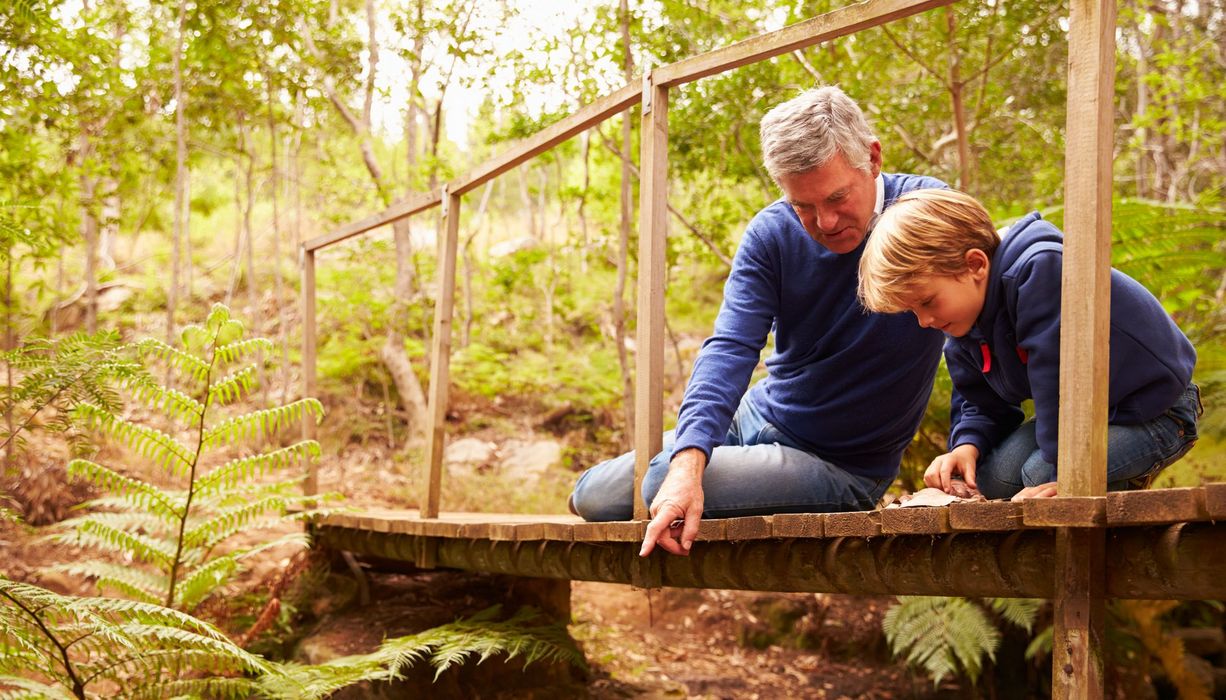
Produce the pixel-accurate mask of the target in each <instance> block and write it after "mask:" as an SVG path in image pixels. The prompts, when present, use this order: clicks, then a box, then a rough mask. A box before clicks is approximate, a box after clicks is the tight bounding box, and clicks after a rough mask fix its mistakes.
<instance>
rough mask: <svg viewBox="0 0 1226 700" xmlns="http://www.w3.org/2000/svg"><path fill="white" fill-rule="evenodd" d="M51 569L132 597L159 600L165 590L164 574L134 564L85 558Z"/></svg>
mask: <svg viewBox="0 0 1226 700" xmlns="http://www.w3.org/2000/svg"><path fill="white" fill-rule="evenodd" d="M49 570H50V571H62V572H64V573H67V574H71V575H73V576H81V577H84V578H89V579H93V580H94V581H95V583H96V585H97V586H98V587H99V588H100V589H103V590H105V589H111V590H116V591H119V592H120V593H122V594H123V595H125V596H127V597H128V598H131V599H133V600H139V601H143V602H146V603H153V604H156V603H159V602H161V600H162V598H163V596H164V595H165V592H166V584H167V580H166V577H165V576H158V575H157V574H152V573H149V572H148V571H145V570H144V569H140V568H137V567H134V566H120V565H119V564H111V563H110V562H105V561H98V560H96V559H84V560H81V561H78V562H72V563H69V564H59V565H57V566H53V567H50V568H49Z"/></svg>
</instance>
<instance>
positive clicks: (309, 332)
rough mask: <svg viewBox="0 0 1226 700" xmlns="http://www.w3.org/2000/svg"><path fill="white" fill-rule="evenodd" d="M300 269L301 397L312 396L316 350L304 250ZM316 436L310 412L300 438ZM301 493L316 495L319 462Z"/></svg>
mask: <svg viewBox="0 0 1226 700" xmlns="http://www.w3.org/2000/svg"><path fill="white" fill-rule="evenodd" d="M299 260H300V266H301V268H302V396H303V398H310V397H313V396H315V377H316V372H317V370H316V361H315V350H316V347H317V339H316V331H315V253H314V252H313V251H311V250H308V249H306V248H303V249H302V250H301V251H300V252H299ZM315 436H316V426H315V416H313V415H311V413H310V412H309V411H308V412H304V413H303V414H302V439H303V440H314V439H315ZM302 491H303V493H305V494H306V495H308V496H314V495H315V494H317V493H319V464H318V460H314V459H308V460H307V475H306V479H305V480H304V481H303V482H302Z"/></svg>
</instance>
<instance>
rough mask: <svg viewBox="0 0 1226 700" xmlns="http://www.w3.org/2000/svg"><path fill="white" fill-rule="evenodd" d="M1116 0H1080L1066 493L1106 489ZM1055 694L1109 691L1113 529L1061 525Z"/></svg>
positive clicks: (1069, 232) (1074, 24)
mask: <svg viewBox="0 0 1226 700" xmlns="http://www.w3.org/2000/svg"><path fill="white" fill-rule="evenodd" d="M1115 6H1116V1H1115V0H1072V2H1071V3H1070V12H1069V38H1068V44H1069V59H1068V88H1067V91H1068V109H1067V120H1068V121H1067V123H1066V127H1065V158H1064V183H1065V184H1064V211H1065V217H1064V226H1065V240H1064V263H1063V280H1062V290H1061V294H1062V296H1061V304H1060V314H1061V327H1060V328H1061V330H1060V425H1059V429H1060V441H1059V446H1058V448H1057V463H1058V465H1059V472H1058V474H1059V476H1058V480H1059V493H1060V496H1072V497H1081V498H1084V497H1104V496H1105V495H1106V489H1107V483H1106V482H1107V381H1108V373H1107V371H1108V367H1109V363H1108V362H1107V359H1108V354H1109V352H1110V348H1109V343H1108V340H1109V337H1110V322H1111V316H1110V314H1111V308H1110V307H1111V277H1110V276H1111V179H1112V178H1111V157H1112V137H1113V135H1114V124H1113V121H1112V119H1113V115H1114V111H1113V104H1112V100H1113V96H1114V85H1115V19H1116V7H1115ZM1056 542H1057V546H1056V571H1055V574H1056V585H1055V588H1056V598H1055V615H1054V617H1055V634H1054V638H1053V643H1052V669H1053V671H1052V698H1053V699H1054V700H1068V699H1073V698H1077V699H1082V698H1086V699H1088V698H1101V697H1102V693H1103V660H1102V639H1103V628H1104V618H1105V615H1106V612H1105V606H1104V605H1103V598H1102V596H1103V590H1104V587H1105V581H1104V576H1105V575H1106V574H1105V570H1104V568H1103V562H1104V551H1105V546H1106V542H1105V532H1104V531H1103V530H1102V529H1099V528H1091V529H1072V528H1060V529H1058V530H1057V533H1056Z"/></svg>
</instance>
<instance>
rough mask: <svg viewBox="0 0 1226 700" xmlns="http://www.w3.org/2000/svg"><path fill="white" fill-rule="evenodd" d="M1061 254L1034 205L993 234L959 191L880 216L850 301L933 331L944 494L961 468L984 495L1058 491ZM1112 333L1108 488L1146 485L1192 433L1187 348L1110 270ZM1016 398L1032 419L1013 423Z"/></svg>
mask: <svg viewBox="0 0 1226 700" xmlns="http://www.w3.org/2000/svg"><path fill="white" fill-rule="evenodd" d="M1062 258H1063V234H1062V233H1061V232H1060V230H1059V229H1057V228H1056V227H1055V226H1052V225H1051V224H1050V223H1048V222H1046V221H1044V220H1043V219H1042V217H1041V216H1040V215H1039V213H1038V212H1034V213H1031V214H1029V215H1027V216H1025V217H1023V218H1022V219H1021V220H1020V221H1018V222H1017V223H1016V224H1014V225H1013V226H1012V227H1010V229H1009V230H1008V232H1006V233H1005V234H1004V236H1003V237H1002V236H1000V235H998V234H997V232H996V230H995V228H994V227H993V225H992V220H991V217H989V215H988V213H987V211H986V210H985V209H984V208H983V206H982V205H981V204H979V202H977V201H975V199H973V198H972V197H970V196H968V195H966V194H963V193H961V192H956V191H953V190H916V191H913V192H910V193H907V194H904V195H903V196H901V197H899V198H898V200H897V201H896V202H895V203H894V204H893V205H892V206H891V207H889V208H888V209H886V210H885V211H884V212H883V213H882V215H881V218H880V220H879V221H878V222H877V225H876V227H875V228H874V229H873V233H872V235H871V236H870V237H869V239H868V243H867V245H866V247H865V250H864V255H863V257H862V258H861V260H860V284H859V295H860V300H861V303H862V304H863V305H864V307H865V308H866V309H868V310H869V311H874V312H882V313H897V312H902V311H910V312H911V313H913V314H915V317H916V319H917V320H918V321H919V324H920V325H921V326H924V327H926V328H937V329H939V330H941V331H942V332H944V333H945V335H946V342H945V351H944V352H945V362H946V365H947V366H948V368H949V374H950V377H951V378H952V379H953V384H954V388H955V389H956V390H957V392H956V395H955V399H954V405H953V410H952V411H951V415H952V424H951V426H950V435H949V449H950V451H949V452H948V453H946V454H944V455H941V456H940V457H938V458H937V459H935V460H934V461H933V462H932V464H931V465H930V466H929V467H928V470H927V471H926V472H925V474H924V482H925V484H927V485H928V486H934V487H938V488H941V489H943V490H945V491H947V492H951V493H952V492H954V490H955V489H956V487H957V484H955V483H954V479H955V478H956V477H960V478H961V479H963V480H964V481H965V482H966V484H967V485H969V486H971V487H974V488H978V489H979V491H980V492H981V493H983V494H984V495H985V496H987V497H988V498H1005V497H1014V498H1026V497H1041V496H1053V495H1055V494H1056V487H1055V481H1056V470H1057V466H1058V465H1057V464H1056V441H1057V437H1058V436H1057V432H1056V431H1057V415H1058V411H1059V374H1060V370H1059V359H1060V267H1061V261H1062ZM1110 343H1111V345H1110V347H1111V357H1110V381H1109V390H1108V424H1109V425H1108V438H1107V440H1108V444H1107V482H1108V488H1109V489H1111V490H1123V489H1128V488H1144V486H1146V485H1148V483H1149V482H1150V481H1151V480H1152V479H1153V477H1154V476H1155V475H1156V474H1157V473H1158V472H1159V471H1161V470H1162V469H1163V468H1165V467H1166V466H1168V465H1170V464H1172V463H1173V462H1175V461H1176V460H1178V459H1179V458H1180V457H1182V456H1183V455H1184V454H1186V453H1187V451H1188V450H1189V449H1191V447H1192V445H1193V443H1195V442H1196V437H1197V432H1196V423H1197V419H1198V417H1199V416H1200V413H1201V406H1200V392H1199V390H1198V388H1197V387H1196V385H1195V384H1192V383H1191V378H1192V368H1193V366H1194V365H1195V364H1196V351H1195V349H1193V347H1192V344H1191V343H1190V342H1188V339H1187V338H1186V337H1185V336H1184V334H1183V333H1182V332H1181V331H1180V330H1179V328H1178V326H1176V325H1175V323H1174V321H1172V320H1171V317H1170V316H1169V315H1168V314H1167V313H1166V312H1165V311H1164V310H1163V308H1162V306H1161V304H1159V303H1158V300H1157V299H1155V298H1154V296H1153V295H1152V294H1150V293H1149V291H1148V290H1146V289H1145V287H1143V286H1141V284H1139V283H1138V282H1136V281H1135V280H1133V279H1132V278H1130V277H1128V276H1127V275H1125V274H1124V273H1122V272H1119V271H1118V270H1114V269H1113V270H1112V271H1111V339H1110ZM958 395H960V396H958ZM1026 399H1034V417H1033V418H1032V419H1030V420H1026V421H1023V417H1024V415H1023V413H1022V409H1021V404H1022V402H1023V401H1025V400H1026Z"/></svg>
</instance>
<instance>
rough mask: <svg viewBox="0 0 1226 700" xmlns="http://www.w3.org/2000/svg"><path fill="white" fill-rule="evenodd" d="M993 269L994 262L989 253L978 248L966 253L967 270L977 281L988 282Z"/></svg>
mask: <svg viewBox="0 0 1226 700" xmlns="http://www.w3.org/2000/svg"><path fill="white" fill-rule="evenodd" d="M991 267H992V262H991V260H989V259H988V254H987V253H985V252H983V251H982V250H980V249H978V248H971V249H970V250H968V251H966V269H967V272H969V273H970V274H971V277H972V278H974V279H975V280H976V281H982V280H986V279H987V278H988V270H989V269H990V268H991Z"/></svg>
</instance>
